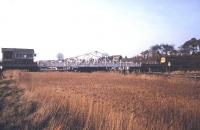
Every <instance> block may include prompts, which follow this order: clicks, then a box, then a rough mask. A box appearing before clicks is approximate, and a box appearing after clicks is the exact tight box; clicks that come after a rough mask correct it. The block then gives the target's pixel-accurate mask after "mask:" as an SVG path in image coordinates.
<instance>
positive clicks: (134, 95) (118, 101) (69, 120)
mask: <svg viewBox="0 0 200 130" xmlns="http://www.w3.org/2000/svg"><path fill="white" fill-rule="evenodd" d="M15 75H17V76H12V77H11V78H12V79H14V80H11V81H10V80H7V81H5V80H4V81H1V82H0V92H1V93H0V94H1V95H0V101H1V109H0V126H1V128H3V129H15V130H17V129H20V130H21V129H24V130H26V129H27V130H31V129H38V130H42V129H45V130H47V129H55V130H134V129H136V130H149V129H160V130H197V129H200V123H199V122H200V109H199V108H200V102H199V100H200V87H199V86H200V82H199V81H196V80H189V79H181V78H177V77H174V78H166V77H158V76H147V75H127V76H122V75H119V74H117V73H100V72H98V73H59V72H52V73H50V72H49V73H21V72H20V73H18V74H16V73H15ZM15 77H17V78H15ZM18 77H19V78H18ZM15 81H16V82H15ZM2 102H3V103H2ZM5 102H6V103H5ZM2 104H4V105H2ZM5 120H6V121H5Z"/></svg>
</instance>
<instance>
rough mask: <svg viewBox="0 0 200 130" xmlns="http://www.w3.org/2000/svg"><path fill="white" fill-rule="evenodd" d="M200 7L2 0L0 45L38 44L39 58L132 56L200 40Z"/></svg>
mask: <svg viewBox="0 0 200 130" xmlns="http://www.w3.org/2000/svg"><path fill="white" fill-rule="evenodd" d="M199 6H200V1H199V0H0V47H1V48H3V47H4V48H33V49H35V52H36V54H37V57H36V60H47V59H56V55H57V54H58V53H63V54H64V57H65V58H67V57H73V56H77V55H81V54H84V53H88V52H93V51H100V52H102V53H107V54H109V55H117V54H121V55H122V56H128V57H132V56H135V55H137V54H139V53H140V52H141V51H143V50H146V49H148V48H149V47H151V46H152V45H155V44H161V43H168V44H173V45H175V47H178V46H180V45H181V44H183V43H184V42H185V41H187V40H189V39H191V38H193V37H196V38H198V39H200V24H199V23H200V13H199V12H200V8H199ZM0 58H1V55H0Z"/></svg>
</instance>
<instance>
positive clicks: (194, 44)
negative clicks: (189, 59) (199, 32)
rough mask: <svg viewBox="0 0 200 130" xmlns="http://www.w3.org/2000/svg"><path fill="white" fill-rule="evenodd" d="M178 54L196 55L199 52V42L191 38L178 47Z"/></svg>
mask: <svg viewBox="0 0 200 130" xmlns="http://www.w3.org/2000/svg"><path fill="white" fill-rule="evenodd" d="M180 52H181V53H182V54H183V55H191V54H197V53H198V52H200V40H197V39H196V38H192V39H190V40H188V41H186V42H185V43H184V44H183V45H182V46H180Z"/></svg>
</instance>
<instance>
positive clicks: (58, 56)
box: [57, 53, 64, 61]
mask: <svg viewBox="0 0 200 130" xmlns="http://www.w3.org/2000/svg"><path fill="white" fill-rule="evenodd" d="M57 59H58V60H59V61H62V60H64V55H63V54H62V53H58V54H57Z"/></svg>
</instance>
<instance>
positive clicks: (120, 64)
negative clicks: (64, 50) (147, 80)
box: [38, 51, 141, 70]
mask: <svg viewBox="0 0 200 130" xmlns="http://www.w3.org/2000/svg"><path fill="white" fill-rule="evenodd" d="M38 66H39V67H40V68H48V69H55V70H56V69H63V70H77V69H80V68H82V69H91V68H92V69H99V68H105V69H106V68H108V69H123V68H130V67H140V66H141V64H140V63H133V62H126V61H123V60H122V57H120V56H119V55H116V56H109V55H108V54H107V53H101V52H98V51H95V52H90V53H86V54H83V55H79V56H75V57H70V58H66V59H64V60H63V61H58V60H48V61H39V62H38Z"/></svg>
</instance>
